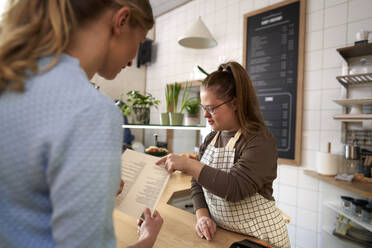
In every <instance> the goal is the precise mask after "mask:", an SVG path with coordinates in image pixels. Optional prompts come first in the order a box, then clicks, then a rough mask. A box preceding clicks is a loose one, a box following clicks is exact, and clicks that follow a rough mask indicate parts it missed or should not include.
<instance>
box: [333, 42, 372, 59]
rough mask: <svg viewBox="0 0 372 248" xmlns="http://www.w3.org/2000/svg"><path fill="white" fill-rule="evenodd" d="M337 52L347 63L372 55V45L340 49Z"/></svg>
mask: <svg viewBox="0 0 372 248" xmlns="http://www.w3.org/2000/svg"><path fill="white" fill-rule="evenodd" d="M337 51H338V52H339V53H340V55H341V56H342V57H343V58H344V59H345V60H346V61H347V60H348V59H349V58H351V57H358V56H366V55H371V54H372V43H367V44H362V45H357V46H350V47H343V48H338V49H337Z"/></svg>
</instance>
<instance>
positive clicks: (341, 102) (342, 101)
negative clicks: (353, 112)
mask: <svg viewBox="0 0 372 248" xmlns="http://www.w3.org/2000/svg"><path fill="white" fill-rule="evenodd" d="M333 101H334V102H335V103H337V104H339V105H341V106H353V105H366V104H372V98H364V99H363V98H362V99H333Z"/></svg>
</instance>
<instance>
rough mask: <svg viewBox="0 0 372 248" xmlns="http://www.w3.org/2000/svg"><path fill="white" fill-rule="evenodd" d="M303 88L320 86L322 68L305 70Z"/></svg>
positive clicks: (313, 88)
mask: <svg viewBox="0 0 372 248" xmlns="http://www.w3.org/2000/svg"><path fill="white" fill-rule="evenodd" d="M304 84H305V87H304V88H305V90H318V89H321V88H322V70H316V71H305V82H304Z"/></svg>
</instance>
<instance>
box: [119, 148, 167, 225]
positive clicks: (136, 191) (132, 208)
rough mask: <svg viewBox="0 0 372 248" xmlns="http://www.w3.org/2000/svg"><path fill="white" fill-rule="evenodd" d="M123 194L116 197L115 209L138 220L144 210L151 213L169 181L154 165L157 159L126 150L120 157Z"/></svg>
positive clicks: (159, 168) (158, 167)
mask: <svg viewBox="0 0 372 248" xmlns="http://www.w3.org/2000/svg"><path fill="white" fill-rule="evenodd" d="M121 160H122V166H121V178H122V179H123V180H124V183H125V185H124V189H123V192H122V193H121V194H120V195H119V196H118V197H116V202H115V208H116V209H117V210H119V211H122V212H124V213H125V214H128V215H131V216H134V217H137V218H139V217H140V216H141V215H142V213H143V211H144V210H145V209H146V208H150V209H151V212H153V211H154V210H155V208H156V206H157V204H158V202H159V200H160V197H161V195H162V194H163V191H164V189H165V186H166V185H167V182H168V180H169V173H168V172H167V171H166V170H165V169H164V168H162V167H160V166H157V165H155V163H156V161H158V160H159V157H155V156H151V155H147V154H144V153H140V152H136V151H133V150H129V149H127V150H126V151H125V152H124V153H123V155H122V158H121Z"/></svg>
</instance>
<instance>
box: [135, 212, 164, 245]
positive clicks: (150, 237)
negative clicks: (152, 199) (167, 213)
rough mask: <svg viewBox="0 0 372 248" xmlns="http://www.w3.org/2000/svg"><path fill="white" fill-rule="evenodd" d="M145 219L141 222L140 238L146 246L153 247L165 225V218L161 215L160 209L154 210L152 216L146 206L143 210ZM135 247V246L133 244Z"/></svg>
mask: <svg viewBox="0 0 372 248" xmlns="http://www.w3.org/2000/svg"><path fill="white" fill-rule="evenodd" d="M143 215H144V216H145V219H144V221H143V222H141V223H138V224H139V230H138V234H139V239H138V241H140V242H141V241H142V242H141V243H142V244H144V243H146V244H145V247H152V246H153V245H154V243H155V241H156V238H157V236H158V234H159V232H160V228H161V226H162V225H163V218H162V217H161V216H160V214H159V212H158V211H156V210H155V211H154V214H153V215H152V216H151V211H150V209H148V208H146V209H145V211H144V212H143ZM133 247H135V246H133Z"/></svg>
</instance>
